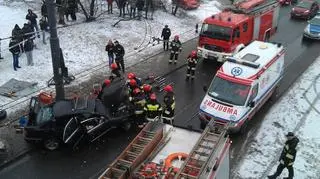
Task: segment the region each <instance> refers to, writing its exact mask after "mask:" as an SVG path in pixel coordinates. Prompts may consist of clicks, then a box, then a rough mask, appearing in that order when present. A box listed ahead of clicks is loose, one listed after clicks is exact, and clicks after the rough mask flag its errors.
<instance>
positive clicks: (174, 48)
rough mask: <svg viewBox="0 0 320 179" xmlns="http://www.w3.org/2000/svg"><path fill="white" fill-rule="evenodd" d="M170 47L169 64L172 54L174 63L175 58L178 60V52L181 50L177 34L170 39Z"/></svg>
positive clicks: (175, 61)
mask: <svg viewBox="0 0 320 179" xmlns="http://www.w3.org/2000/svg"><path fill="white" fill-rule="evenodd" d="M170 49H171V53H170V59H169V64H171V63H172V60H173V56H174V62H173V63H174V64H176V63H177V60H178V55H179V52H181V51H182V47H181V42H180V40H179V36H178V35H175V36H174V39H173V41H171V43H170Z"/></svg>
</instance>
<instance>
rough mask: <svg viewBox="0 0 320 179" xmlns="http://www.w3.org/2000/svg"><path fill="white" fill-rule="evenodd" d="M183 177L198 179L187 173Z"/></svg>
mask: <svg viewBox="0 0 320 179" xmlns="http://www.w3.org/2000/svg"><path fill="white" fill-rule="evenodd" d="M181 175H184V176H187V178H197V176H193V175H189V174H186V173H181Z"/></svg>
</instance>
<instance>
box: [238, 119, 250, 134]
mask: <svg viewBox="0 0 320 179" xmlns="http://www.w3.org/2000/svg"><path fill="white" fill-rule="evenodd" d="M248 122H249V119H247V120H246V121H244V123H243V124H242V126H241V128H240V134H244V133H245V132H246V131H247V128H248Z"/></svg>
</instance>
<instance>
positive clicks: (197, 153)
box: [176, 120, 228, 179]
mask: <svg viewBox="0 0 320 179" xmlns="http://www.w3.org/2000/svg"><path fill="white" fill-rule="evenodd" d="M227 126H228V125H226V124H222V123H218V122H215V121H214V120H211V121H210V123H209V124H208V126H207V127H206V128H205V130H204V131H203V133H202V135H201V137H200V138H199V140H198V142H197V143H196V145H195V146H194V147H193V149H192V151H191V152H190V154H189V156H188V158H187V159H186V160H185V162H184V164H183V165H182V166H181V168H180V170H179V172H178V173H177V175H176V176H177V178H178V179H181V178H190V179H193V178H199V176H200V175H201V174H202V172H203V171H204V169H205V166H207V163H208V162H209V160H210V159H211V158H212V155H214V154H215V151H216V150H217V148H218V144H219V143H220V141H222V140H223V139H224V138H225V137H226V132H227Z"/></svg>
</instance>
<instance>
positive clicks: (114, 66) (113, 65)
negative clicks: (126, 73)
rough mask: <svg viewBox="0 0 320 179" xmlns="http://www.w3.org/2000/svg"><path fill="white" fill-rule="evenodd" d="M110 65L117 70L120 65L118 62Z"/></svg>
mask: <svg viewBox="0 0 320 179" xmlns="http://www.w3.org/2000/svg"><path fill="white" fill-rule="evenodd" d="M110 67H111V69H112V70H115V69H117V68H118V65H117V64H116V63H112V64H111V66H110Z"/></svg>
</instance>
